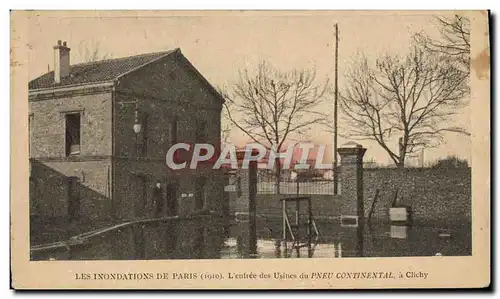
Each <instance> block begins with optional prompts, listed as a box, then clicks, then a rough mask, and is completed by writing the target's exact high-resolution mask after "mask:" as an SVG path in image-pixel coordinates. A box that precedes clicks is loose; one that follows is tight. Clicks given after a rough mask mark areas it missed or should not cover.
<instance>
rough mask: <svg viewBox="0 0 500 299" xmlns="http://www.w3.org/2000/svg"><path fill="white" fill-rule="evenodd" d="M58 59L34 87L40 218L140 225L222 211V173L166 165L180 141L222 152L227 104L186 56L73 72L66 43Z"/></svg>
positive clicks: (128, 60) (34, 183)
mask: <svg viewBox="0 0 500 299" xmlns="http://www.w3.org/2000/svg"><path fill="white" fill-rule="evenodd" d="M54 57H55V59H54V60H55V61H54V65H55V67H54V71H50V72H49V73H46V74H44V75H42V76H40V77H38V78H36V79H34V80H32V81H30V82H29V136H30V167H31V175H30V201H31V214H32V215H33V216H36V217H41V218H44V219H47V218H60V217H62V218H68V219H70V220H101V219H133V218H142V217H148V216H151V215H159V216H166V215H177V214H188V213H190V212H193V211H196V210H200V209H210V210H215V211H218V210H220V209H221V207H222V206H224V203H222V202H221V201H222V200H223V199H222V198H223V196H222V193H223V187H224V184H223V183H222V180H221V179H222V177H221V175H220V173H219V172H218V171H213V170H211V169H210V170H208V168H207V169H206V170H183V171H172V170H170V169H169V168H167V166H166V163H165V154H166V152H167V150H168V148H169V147H170V146H171V145H172V144H175V143H177V142H189V143H195V142H205V143H211V144H213V145H214V146H215V148H216V149H217V150H219V149H220V144H221V143H220V131H221V130H220V113H221V109H222V104H223V99H222V97H221V96H220V95H219V94H218V93H217V92H216V91H215V89H214V88H213V87H212V86H211V85H210V83H209V82H208V81H207V80H206V79H205V78H204V77H203V76H202V75H201V74H200V73H199V72H198V71H197V70H196V68H195V67H194V66H193V65H192V64H191V63H190V62H189V61H188V60H187V59H186V58H185V57H184V56H183V55H182V53H181V50H180V49H175V50H171V51H165V52H158V53H149V54H142V55H137V56H131V57H125V58H117V59H110V60H104V61H98V62H90V63H81V64H75V65H71V64H70V48H69V47H68V46H67V45H66V42H64V43H61V42H60V41H59V42H58V43H57V45H56V46H54ZM139 129H140V130H139ZM136 131H137V133H136ZM157 186H159V187H160V188H158V189H156V190H155V188H156V187H157ZM160 190H161V192H162V194H161V195H162V196H161V198H162V200H163V201H162V202H160V204H159V205H157V204H153V202H154V200H153V198H154V196H158V194H159V193H158V192H159V191H160Z"/></svg>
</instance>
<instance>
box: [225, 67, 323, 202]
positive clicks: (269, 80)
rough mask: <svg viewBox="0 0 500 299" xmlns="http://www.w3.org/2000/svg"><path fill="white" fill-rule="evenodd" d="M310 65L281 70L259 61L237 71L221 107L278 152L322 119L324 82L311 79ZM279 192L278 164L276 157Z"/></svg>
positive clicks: (234, 121)
mask: <svg viewBox="0 0 500 299" xmlns="http://www.w3.org/2000/svg"><path fill="white" fill-rule="evenodd" d="M315 77H316V73H315V71H314V69H312V70H309V69H304V70H293V71H289V72H283V71H280V70H277V69H275V68H273V67H272V66H270V65H269V64H268V63H266V62H261V63H260V64H259V66H258V70H257V73H256V74H255V75H250V74H249V72H248V70H246V69H245V70H243V71H240V72H239V80H238V81H237V83H236V84H235V85H234V86H233V87H232V88H231V89H230V90H229V91H228V92H222V94H223V95H224V97H225V98H226V104H225V108H226V109H225V110H226V113H227V117H228V119H229V120H230V122H231V123H232V124H233V125H234V126H236V127H237V128H238V129H240V130H241V131H242V132H243V133H244V134H246V135H247V136H248V137H249V138H250V139H252V140H253V141H254V142H257V143H260V144H262V145H264V146H266V147H272V148H274V149H275V150H276V152H280V151H281V150H282V148H283V146H284V144H285V142H286V141H287V140H289V139H290V138H292V136H297V135H300V134H304V133H305V132H306V131H307V129H309V128H310V127H311V125H313V124H319V123H323V122H324V121H325V120H326V114H324V113H321V112H320V111H318V105H319V104H320V103H321V102H322V100H323V97H324V95H325V91H326V89H327V86H328V80H326V82H324V83H323V84H317V83H315ZM275 164H276V168H275V176H276V187H277V192H279V183H280V180H281V164H280V161H279V159H276V163H275Z"/></svg>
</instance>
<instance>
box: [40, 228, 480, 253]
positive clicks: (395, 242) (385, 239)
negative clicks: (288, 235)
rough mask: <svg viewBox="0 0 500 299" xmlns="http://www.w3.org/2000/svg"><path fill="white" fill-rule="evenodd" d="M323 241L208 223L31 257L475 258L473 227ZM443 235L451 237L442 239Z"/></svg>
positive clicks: (328, 235) (348, 233)
mask: <svg viewBox="0 0 500 299" xmlns="http://www.w3.org/2000/svg"><path fill="white" fill-rule="evenodd" d="M317 225H318V228H319V230H320V232H321V235H320V236H319V237H317V238H312V239H311V242H307V240H306V241H301V242H299V243H298V246H296V245H297V243H294V242H292V241H291V240H287V241H284V240H282V235H281V222H280V219H276V220H274V219H260V220H259V221H257V222H256V230H255V233H256V237H255V238H254V237H252V234H251V229H250V226H249V222H245V221H239V222H223V221H212V222H207V221H206V220H193V221H177V222H168V223H159V224H148V225H135V226H129V227H125V228H122V229H120V230H115V231H111V232H109V233H106V234H104V235H102V236H100V237H96V238H92V239H90V240H88V241H87V242H86V243H84V244H81V245H76V246H72V247H65V248H57V249H53V250H46V251H37V252H32V259H33V260H50V259H56V260H93V259H101V260H108V259H115V260H131V259H135V260H143V259H218V258H224V259H227V258H311V257H312V258H345V257H363V256H367V257H387V256H434V255H436V253H438V252H439V253H441V254H443V255H470V254H471V233H470V225H458V226H457V227H455V228H453V229H450V228H449V227H448V228H446V229H444V228H442V227H438V226H421V227H418V226H414V227H413V228H412V229H409V228H407V227H404V226H390V225H378V226H368V227H365V229H364V230H363V229H361V228H352V227H350V228H343V227H340V225H338V222H328V221H324V222H318V223H317ZM443 232H446V234H445V233H443Z"/></svg>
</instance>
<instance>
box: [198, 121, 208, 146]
mask: <svg viewBox="0 0 500 299" xmlns="http://www.w3.org/2000/svg"><path fill="white" fill-rule="evenodd" d="M205 141H206V132H205V122H204V121H202V120H200V121H197V122H196V142H198V143H202V142H205Z"/></svg>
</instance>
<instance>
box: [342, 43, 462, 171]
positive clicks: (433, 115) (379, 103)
mask: <svg viewBox="0 0 500 299" xmlns="http://www.w3.org/2000/svg"><path fill="white" fill-rule="evenodd" d="M467 92H468V84H467V76H466V75H464V73H463V72H462V71H461V69H460V67H459V66H457V65H456V63H455V64H453V63H450V62H449V61H446V60H443V59H441V57H440V56H438V55H434V54H433V53H431V52H429V51H427V50H426V49H425V48H423V47H422V46H421V45H418V44H415V45H412V48H411V50H410V52H409V54H408V55H406V56H405V57H399V56H397V55H392V56H391V55H386V56H385V57H382V58H379V59H377V60H376V63H375V65H374V66H371V65H370V62H369V61H368V60H367V59H366V57H364V56H363V57H361V58H360V59H359V60H358V62H357V65H356V66H355V67H354V68H353V70H352V71H351V72H350V73H348V74H347V84H346V86H345V89H344V91H343V92H342V93H341V96H340V106H341V109H342V111H343V118H344V120H345V122H346V124H347V127H346V128H344V129H346V131H347V132H346V134H345V135H347V136H348V137H350V138H353V139H358V140H363V139H364V140H374V141H376V142H377V143H378V144H379V145H380V146H381V147H382V148H383V149H384V150H385V151H386V152H387V153H388V154H389V156H390V157H391V159H392V160H393V161H394V163H395V164H396V165H397V166H398V167H404V165H405V157H406V156H407V155H408V154H412V153H415V152H417V151H420V150H421V149H422V148H429V147H435V146H437V145H439V144H440V143H441V142H442V140H443V133H444V132H446V131H453V132H459V133H464V134H468V133H466V132H465V131H464V130H463V129H461V128H459V127H453V126H450V120H451V117H452V116H453V115H455V114H456V113H457V112H458V108H461V107H463V106H464V105H466V101H465V100H464V97H465V96H466V95H467ZM396 140H399V146H398V149H396V150H394V149H393V147H391V144H396V142H395V141H396Z"/></svg>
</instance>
